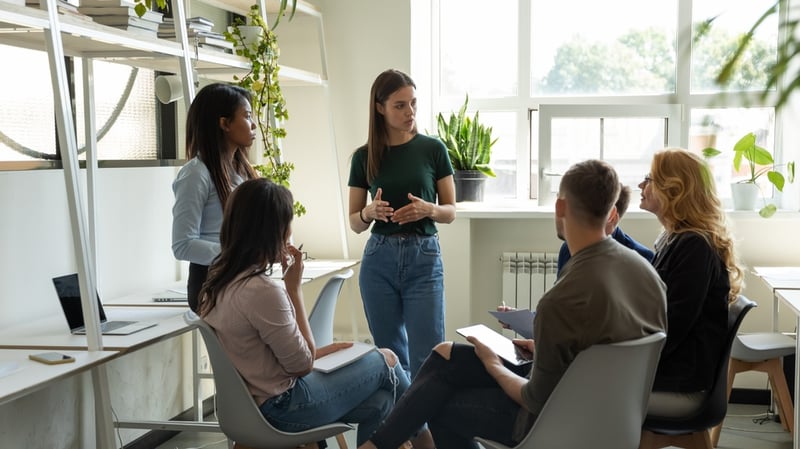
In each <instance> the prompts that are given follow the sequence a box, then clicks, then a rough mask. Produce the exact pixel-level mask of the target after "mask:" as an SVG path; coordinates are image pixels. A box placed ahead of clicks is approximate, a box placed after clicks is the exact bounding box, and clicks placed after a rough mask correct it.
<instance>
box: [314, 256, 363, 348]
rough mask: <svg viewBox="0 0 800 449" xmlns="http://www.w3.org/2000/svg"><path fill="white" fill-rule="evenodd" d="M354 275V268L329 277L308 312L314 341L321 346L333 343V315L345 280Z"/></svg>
mask: <svg viewBox="0 0 800 449" xmlns="http://www.w3.org/2000/svg"><path fill="white" fill-rule="evenodd" d="M352 276H353V270H349V269H348V270H347V271H344V272H342V273H337V274H334V275H333V276H331V278H330V279H328V282H326V283H325V285H324V286H323V287H322V290H321V291H320V292H319V296H317V301H316V302H315V303H314V307H313V308H312V309H311V313H309V314H308V323H309V324H310V325H311V333H312V334H313V335H314V343H315V345H316V346H317V347H318V348H320V347H322V346H326V345H329V344H331V343H333V315H334V312H336V300H337V299H339V292H340V291H341V290H342V285H343V284H344V281H345V280H347V279H349V278H350V277H352Z"/></svg>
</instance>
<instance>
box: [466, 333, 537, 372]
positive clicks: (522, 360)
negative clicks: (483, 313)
mask: <svg viewBox="0 0 800 449" xmlns="http://www.w3.org/2000/svg"><path fill="white" fill-rule="evenodd" d="M456 332H458V333H459V335H462V336H464V337H470V336H474V337H475V338H477V339H478V340H480V342H481V343H483V344H485V345H486V346H488V347H489V348H491V349H492V351H494V352H495V354H497V355H499V356H500V357H502V358H503V359H504V360H506V361H508V362H510V363H512V364H514V365H517V366H519V365H525V364H527V363H531V362H532V361H533V360H532V359H531V357H532V355H531V354H530V353H527V354H526V352H527V351H525V350H523V349H522V348H520V347H518V346H517V345H515V344H514V343H513V342H512V341H511V340H509V339H508V338H506V336H505V335H503V334H501V333H499V332H496V331H494V330H492V329H491V328H489V327H487V326H485V325H483V324H476V325H474V326H468V327H462V328H461V329H456Z"/></svg>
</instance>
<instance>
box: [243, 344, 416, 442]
mask: <svg viewBox="0 0 800 449" xmlns="http://www.w3.org/2000/svg"><path fill="white" fill-rule="evenodd" d="M409 384H410V381H409V379H408V376H407V375H406V373H405V371H404V370H403V368H402V367H401V366H400V364H399V363H398V364H397V365H396V366H395V367H394V368H390V367H389V366H388V365H387V364H386V361H385V360H384V358H383V354H381V353H380V352H378V351H377V350H375V351H373V352H370V353H369V354H367V355H365V356H364V357H362V358H360V359H358V360H356V361H355V362H353V363H351V364H349V365H346V366H343V367H341V368H339V369H338V370H336V371H333V372H330V373H322V372H319V371H312V372H311V373H309V374H307V375H305V376H303V377H301V378H299V379H297V382H296V383H295V385H294V387H292V388H290V389H289V390H286V391H285V392H284V393H282V394H279V395H278V396H274V397H272V398H269V399H267V400H266V401H264V403H263V404H261V406H260V407H259V408H260V409H261V413H262V414H263V415H264V416H265V417H266V418H267V421H269V422H270V424H272V425H273V426H274V427H275V428H277V429H279V430H283V431H285V432H299V431H302V430H306V429H310V428H312V427H318V426H321V425H324V424H330V423H332V422H335V421H343V422H346V423H351V424H352V423H357V424H358V436H357V441H358V444H359V445H361V444H362V443H364V442H365V441H367V440H368V439H369V438H370V436H372V434H373V433H374V432H375V430H376V429H377V428H378V425H379V424H380V423H381V421H383V419H384V418H385V417H386V416H387V415H388V414H389V412H390V411H391V409H392V407H393V406H394V403H395V401H396V400H397V399H400V396H402V395H403V393H404V392H405V391H406V390H407V389H408V386H409Z"/></svg>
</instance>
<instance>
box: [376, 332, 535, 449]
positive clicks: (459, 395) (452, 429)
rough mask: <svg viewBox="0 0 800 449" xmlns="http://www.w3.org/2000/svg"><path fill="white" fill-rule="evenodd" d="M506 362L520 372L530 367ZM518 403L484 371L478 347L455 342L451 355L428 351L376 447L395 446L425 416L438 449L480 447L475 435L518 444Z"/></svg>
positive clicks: (380, 432) (389, 448)
mask: <svg viewBox="0 0 800 449" xmlns="http://www.w3.org/2000/svg"><path fill="white" fill-rule="evenodd" d="M507 366H508V365H507ZM508 367H509V369H512V370H513V371H514V372H516V373H517V374H519V375H525V374H526V373H525V371H526V370H528V369H529V366H526V367H512V366H508ZM519 409H520V406H519V405H518V404H517V403H516V402H514V401H513V400H512V399H511V398H510V397H509V396H508V395H507V394H506V393H505V392H504V391H503V390H502V388H500V386H499V385H498V384H497V382H496V381H495V380H494V378H492V376H490V375H489V373H487V372H486V369H485V368H484V367H483V363H482V362H481V361H480V359H478V357H477V356H476V355H475V349H474V348H473V347H472V346H471V345H462V344H454V345H453V350H452V353H451V355H450V360H447V359H445V358H444V357H442V356H441V355H440V354H439V353H438V352H436V351H433V352H431V353H430V356H429V357H428V358H427V359H426V360H425V363H424V364H423V365H422V368H420V370H419V372H418V373H417V377H416V378H414V381H413V382H412V383H411V388H409V389H408V391H407V392H406V394H405V395H403V397H402V398H400V401H399V402H398V403H397V404H396V405H395V406H394V408H393V409H392V413H391V414H389V417H387V418H386V421H384V423H383V424H382V425H381V426H380V428H378V431H377V432H375V434H374V435H373V436H372V438H371V440H372V442H373V443H375V446H377V447H378V449H396V448H397V447H398V446H400V444H401V443H403V442H404V441H406V440H407V439H409V438H410V437H411V436H412V435H413V434H414V432H416V431H417V429H419V428H420V427H421V426H422V424H423V423H426V422H427V423H428V427H429V428H430V430H431V433H432V434H433V439H434V441H435V443H436V449H465V448H475V449H477V448H478V445H477V443H475V442H474V441H473V440H472V439H473V438H474V437H476V436H480V437H483V438H488V439H490V440H494V441H498V442H500V443H503V444H505V445H507V446H514V445H516V444H517V442H516V441H514V440H513V438H512V435H513V431H514V423H515V421H516V418H517V413H518V412H519Z"/></svg>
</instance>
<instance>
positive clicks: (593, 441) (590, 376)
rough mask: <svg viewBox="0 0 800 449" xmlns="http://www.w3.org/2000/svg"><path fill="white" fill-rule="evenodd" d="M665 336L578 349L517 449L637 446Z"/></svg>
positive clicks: (659, 335)
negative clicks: (578, 351)
mask: <svg viewBox="0 0 800 449" xmlns="http://www.w3.org/2000/svg"><path fill="white" fill-rule="evenodd" d="M665 339H666V334H664V333H663V332H658V333H655V334H652V335H648V336H646V337H642V338H638V339H636V340H630V341H625V342H620V343H613V344H603V345H593V346H591V347H589V348H588V349H586V350H584V351H581V352H580V353H579V354H578V356H577V357H576V358H575V360H573V361H572V363H571V364H570V365H569V368H567V371H566V372H565V373H564V375H563V376H562V377H561V380H560V381H559V382H558V385H556V388H555V389H554V390H553V392H552V393H551V394H550V397H549V398H548V399H547V402H546V403H545V405H544V407H543V408H542V411H541V412H540V413H539V417H538V418H537V419H536V422H535V423H534V424H533V427H532V428H531V430H530V432H529V433H528V435H527V436H526V437H525V439H523V441H521V442H520V444H519V445H518V446H517V447H516V448H517V449H532V448H537V449H541V448H547V449H574V448H578V447H592V448H600V449H605V448H608V449H634V448H637V447H638V446H639V438H640V436H641V428H642V422H643V421H644V417H645V413H646V412H647V400H648V397H649V396H650V390H651V389H652V387H653V379H654V378H655V372H656V367H657V366H658V359H659V357H660V354H661V348H662V346H663V345H664V341H665ZM476 440H478V441H479V442H481V444H483V445H484V446H485V447H487V448H490V447H491V448H494V447H501V446H498V445H497V443H493V442H487V441H485V440H483V439H480V438H476ZM487 443H488V444H487Z"/></svg>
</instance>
